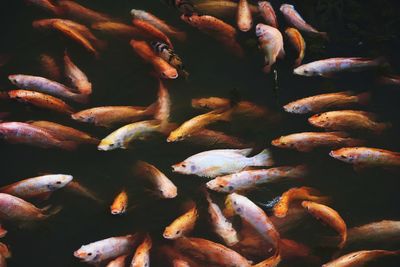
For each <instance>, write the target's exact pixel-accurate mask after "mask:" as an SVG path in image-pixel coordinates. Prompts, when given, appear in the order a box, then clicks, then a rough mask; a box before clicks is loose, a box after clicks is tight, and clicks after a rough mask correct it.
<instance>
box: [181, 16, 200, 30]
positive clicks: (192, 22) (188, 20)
mask: <svg viewBox="0 0 400 267" xmlns="http://www.w3.org/2000/svg"><path fill="white" fill-rule="evenodd" d="M181 20H183V21H184V22H186V23H188V24H190V25H192V26H194V27H196V26H197V24H198V21H199V15H197V14H194V13H192V14H182V15H181Z"/></svg>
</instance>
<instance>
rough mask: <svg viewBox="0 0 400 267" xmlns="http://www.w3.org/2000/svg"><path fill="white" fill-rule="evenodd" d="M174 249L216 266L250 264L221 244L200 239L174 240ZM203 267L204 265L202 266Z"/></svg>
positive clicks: (231, 266) (245, 265)
mask: <svg viewBox="0 0 400 267" xmlns="http://www.w3.org/2000/svg"><path fill="white" fill-rule="evenodd" d="M175 247H176V248H177V249H178V250H179V251H182V252H183V253H184V254H188V255H189V256H191V257H193V258H198V259H202V260H203V261H204V262H206V263H209V264H213V265H217V266H230V267H250V266H251V264H250V263H249V262H248V261H247V259H245V258H244V257H243V256H241V255H240V254H239V253H237V252H235V251H234V250H232V249H229V248H227V247H225V246H223V245H221V244H218V243H215V242H212V241H209V240H206V239H202V238H195V237H191V238H187V237H182V238H179V239H177V240H175ZM203 266H204V265H203Z"/></svg>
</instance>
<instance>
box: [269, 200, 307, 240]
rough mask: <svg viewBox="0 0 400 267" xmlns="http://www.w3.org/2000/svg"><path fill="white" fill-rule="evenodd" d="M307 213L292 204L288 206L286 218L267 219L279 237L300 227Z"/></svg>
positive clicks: (298, 205) (271, 217)
mask: <svg viewBox="0 0 400 267" xmlns="http://www.w3.org/2000/svg"><path fill="white" fill-rule="evenodd" d="M306 215H307V212H306V211H305V210H304V208H303V207H302V206H301V205H300V204H294V205H291V206H290V209H289V210H288V212H287V214H286V216H285V217H284V218H280V217H277V216H275V215H272V216H270V217H269V219H270V220H271V222H272V224H273V225H274V226H275V228H276V229H277V230H278V232H279V233H280V234H281V235H284V234H285V233H287V232H289V231H290V230H292V229H294V228H296V227H297V226H298V225H300V224H301V223H302V222H303V221H304V219H305V218H306Z"/></svg>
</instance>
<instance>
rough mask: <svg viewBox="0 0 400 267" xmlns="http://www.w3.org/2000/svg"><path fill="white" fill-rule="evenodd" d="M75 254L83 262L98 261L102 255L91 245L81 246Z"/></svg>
mask: <svg viewBox="0 0 400 267" xmlns="http://www.w3.org/2000/svg"><path fill="white" fill-rule="evenodd" d="M74 256H75V257H76V258H78V259H80V260H81V261H83V262H97V261H98V258H99V257H100V255H99V254H98V252H97V251H96V250H95V249H93V248H92V247H91V246H81V247H80V249H78V250H77V251H75V252H74Z"/></svg>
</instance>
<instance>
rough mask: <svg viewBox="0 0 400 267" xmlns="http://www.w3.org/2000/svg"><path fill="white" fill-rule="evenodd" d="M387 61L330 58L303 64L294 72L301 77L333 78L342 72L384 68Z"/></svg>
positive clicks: (380, 59) (360, 58)
mask: <svg viewBox="0 0 400 267" xmlns="http://www.w3.org/2000/svg"><path fill="white" fill-rule="evenodd" d="M386 64H387V63H386V61H385V60H384V59H382V58H376V59H369V58H362V57H347V58H346V57H338V58H328V59H322V60H317V61H314V62H310V63H307V64H303V65H301V66H299V67H297V68H295V69H294V70H293V73H294V74H296V75H300V76H308V77H311V76H321V77H331V76H332V75H334V74H336V73H341V72H349V71H350V72H359V71H364V70H369V69H374V68H380V67H384V66H385V65H386Z"/></svg>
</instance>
